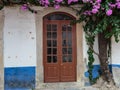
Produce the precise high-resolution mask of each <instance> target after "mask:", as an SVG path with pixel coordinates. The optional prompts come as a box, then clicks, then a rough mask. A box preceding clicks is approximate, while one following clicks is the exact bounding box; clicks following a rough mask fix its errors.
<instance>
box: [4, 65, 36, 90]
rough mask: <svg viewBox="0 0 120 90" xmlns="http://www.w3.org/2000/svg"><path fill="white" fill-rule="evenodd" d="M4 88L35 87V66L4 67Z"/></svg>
mask: <svg viewBox="0 0 120 90" xmlns="http://www.w3.org/2000/svg"><path fill="white" fill-rule="evenodd" d="M4 75H5V76H4V80H5V90H29V89H31V88H35V67H13V68H5V69H4Z"/></svg>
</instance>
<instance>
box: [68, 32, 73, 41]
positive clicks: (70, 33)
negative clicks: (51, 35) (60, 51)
mask: <svg viewBox="0 0 120 90" xmlns="http://www.w3.org/2000/svg"><path fill="white" fill-rule="evenodd" d="M71 39H72V32H68V40H71Z"/></svg>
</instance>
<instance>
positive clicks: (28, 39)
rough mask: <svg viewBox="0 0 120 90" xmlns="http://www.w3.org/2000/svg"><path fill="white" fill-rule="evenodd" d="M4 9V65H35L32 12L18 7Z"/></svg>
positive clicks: (33, 18)
mask: <svg viewBox="0 0 120 90" xmlns="http://www.w3.org/2000/svg"><path fill="white" fill-rule="evenodd" d="M4 11H5V22H4V23H5V24H4V25H5V26H4V37H3V38H4V67H22V66H36V32H35V30H36V29H35V17H34V14H32V13H31V12H29V11H22V10H20V8H19V7H11V8H10V7H8V8H7V7H6V8H5V9H4Z"/></svg>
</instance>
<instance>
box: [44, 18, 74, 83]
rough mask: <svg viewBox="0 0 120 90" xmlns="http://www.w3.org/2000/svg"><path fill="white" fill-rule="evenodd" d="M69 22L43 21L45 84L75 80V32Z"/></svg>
mask: <svg viewBox="0 0 120 90" xmlns="http://www.w3.org/2000/svg"><path fill="white" fill-rule="evenodd" d="M75 27H76V26H75V25H70V20H48V19H44V25H43V61H44V81H45V82H70V81H75V80H76V30H75Z"/></svg>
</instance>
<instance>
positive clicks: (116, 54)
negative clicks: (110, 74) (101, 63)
mask: <svg viewBox="0 0 120 90" xmlns="http://www.w3.org/2000/svg"><path fill="white" fill-rule="evenodd" d="M112 64H118V65H120V42H118V43H116V42H115V39H114V38H112Z"/></svg>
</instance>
